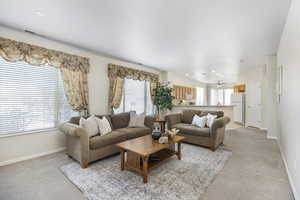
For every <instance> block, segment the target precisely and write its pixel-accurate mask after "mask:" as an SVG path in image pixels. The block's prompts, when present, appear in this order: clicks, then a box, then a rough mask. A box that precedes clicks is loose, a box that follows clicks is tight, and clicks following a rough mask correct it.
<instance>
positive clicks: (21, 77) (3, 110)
mask: <svg viewBox="0 0 300 200" xmlns="http://www.w3.org/2000/svg"><path fill="white" fill-rule="evenodd" d="M0 85H1V87H0V135H4V134H10V133H18V132H26V131H33V130H40V129H48V128H54V127H57V125H58V124H59V123H61V122H64V121H67V120H69V119H70V117H72V116H75V115H78V114H79V113H77V112H74V111H72V110H71V107H70V105H69V104H68V102H67V100H66V97H65V94H64V88H63V82H62V79H61V76H60V71H59V69H57V68H54V67H51V66H32V65H30V64H28V63H26V62H7V61H5V60H4V59H2V58H0Z"/></svg>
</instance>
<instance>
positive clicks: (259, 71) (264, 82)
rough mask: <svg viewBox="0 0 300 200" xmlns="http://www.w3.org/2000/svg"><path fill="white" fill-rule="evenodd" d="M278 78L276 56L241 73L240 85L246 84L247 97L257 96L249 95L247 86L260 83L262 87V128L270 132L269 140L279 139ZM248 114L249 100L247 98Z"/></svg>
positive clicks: (269, 57) (268, 57)
mask: <svg viewBox="0 0 300 200" xmlns="http://www.w3.org/2000/svg"><path fill="white" fill-rule="evenodd" d="M276 77H277V65H276V56H275V55H272V56H266V57H265V63H264V64H262V65H261V66H257V67H252V68H247V69H244V70H242V71H241V72H240V75H239V80H238V84H246V95H256V94H249V92H248V93H247V85H249V84H251V83H253V82H260V85H261V127H260V128H262V129H266V130H267V131H268V138H273V139H276V138H277V137H278V126H277V122H278V118H277V100H276ZM246 112H247V98H246Z"/></svg>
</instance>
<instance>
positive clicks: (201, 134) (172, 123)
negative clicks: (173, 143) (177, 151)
mask: <svg viewBox="0 0 300 200" xmlns="http://www.w3.org/2000/svg"><path fill="white" fill-rule="evenodd" d="M208 113H210V114H213V115H217V119H216V120H215V121H214V123H213V125H212V126H211V127H210V128H207V127H206V128H199V127H196V126H194V125H192V120H193V117H194V115H195V114H197V115H199V116H204V115H207V114H208ZM166 121H167V124H168V127H169V128H177V129H179V130H180V131H179V135H181V136H184V137H185V139H184V142H187V143H191V144H196V145H200V146H205V147H209V148H210V149H211V150H212V151H215V150H216V149H217V148H218V146H219V145H220V144H222V143H223V141H224V135H225V127H226V124H228V123H229V122H230V118H229V117H224V113H223V112H222V111H200V110H183V112H182V113H178V114H171V115H167V116H166Z"/></svg>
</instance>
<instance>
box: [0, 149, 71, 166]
mask: <svg viewBox="0 0 300 200" xmlns="http://www.w3.org/2000/svg"><path fill="white" fill-rule="evenodd" d="M65 149H66V147H61V148H57V149H54V150H51V151H46V152H43V153H37V154H33V155H30V156H23V157H19V158H15V159H12V160H6V161H2V162H0V167H1V166H5V165H10V164H14V163H17V162H21V161H25V160H30V159H33V158H38V157H41V156H46V155H50V154H53V153H57V152H60V151H64V150H65Z"/></svg>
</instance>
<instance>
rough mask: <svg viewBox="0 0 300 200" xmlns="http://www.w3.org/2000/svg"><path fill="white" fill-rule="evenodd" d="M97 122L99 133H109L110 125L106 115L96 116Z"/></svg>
mask: <svg viewBox="0 0 300 200" xmlns="http://www.w3.org/2000/svg"><path fill="white" fill-rule="evenodd" d="M97 123H98V128H99V131H100V135H101V136H102V135H106V134H108V133H110V132H111V131H112V130H111V126H110V123H109V121H108V120H107V119H106V117H102V119H100V118H97Z"/></svg>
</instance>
